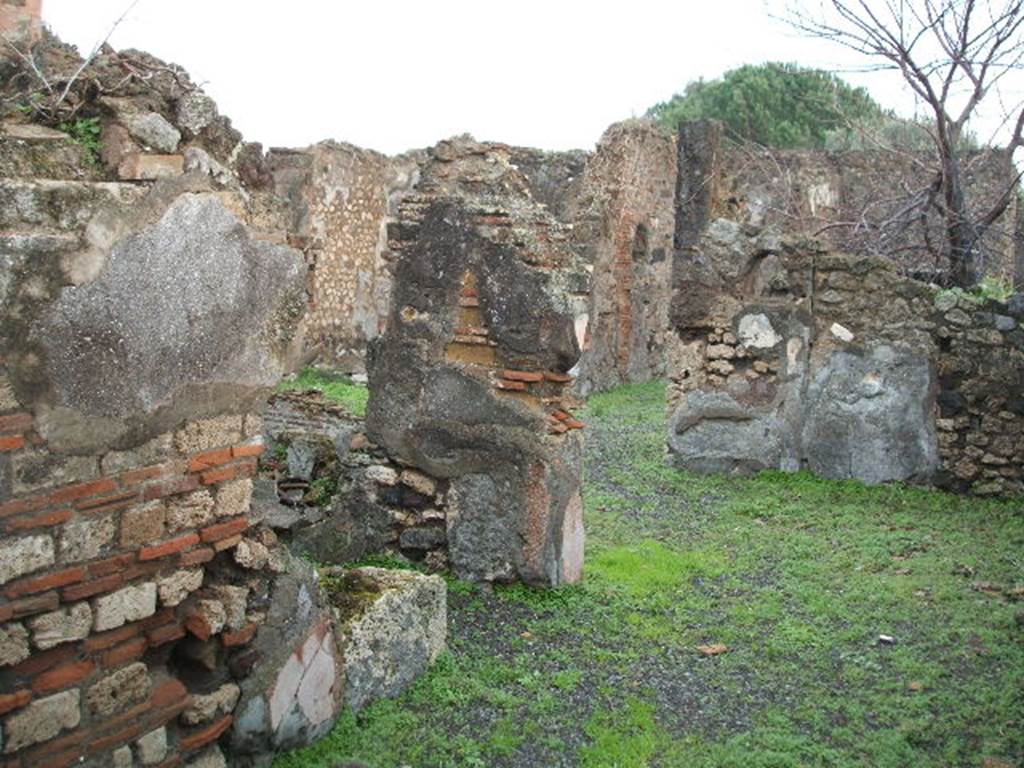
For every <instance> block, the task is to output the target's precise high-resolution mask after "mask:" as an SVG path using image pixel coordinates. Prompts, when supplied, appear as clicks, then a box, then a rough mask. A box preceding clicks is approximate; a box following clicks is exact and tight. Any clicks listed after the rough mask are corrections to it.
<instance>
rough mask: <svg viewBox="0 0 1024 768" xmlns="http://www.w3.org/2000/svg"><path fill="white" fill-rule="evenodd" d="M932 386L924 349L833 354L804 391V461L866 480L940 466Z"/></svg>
mask: <svg viewBox="0 0 1024 768" xmlns="http://www.w3.org/2000/svg"><path fill="white" fill-rule="evenodd" d="M934 390H935V383H934V382H933V380H932V373H931V365H930V363H929V361H928V358H927V357H925V356H923V355H918V354H915V353H913V352H911V351H908V350H904V349H899V348H897V347H894V346H890V345H887V344H882V345H879V346H876V347H874V348H873V349H871V350H870V351H867V352H865V353H863V354H854V353H850V352H835V353H833V354H832V355H831V356H830V357H829V358H828V359H827V360H826V361H825V363H824V365H822V367H821V368H820V369H819V370H818V371H817V372H816V373H815V375H814V378H813V379H812V380H811V382H810V386H809V387H808V389H807V396H806V403H805V412H804V423H803V430H802V444H803V452H804V455H805V457H806V461H807V465H808V467H809V468H810V469H811V470H812V471H814V472H816V473H818V474H820V475H824V476H825V477H834V478H859V479H861V480H863V481H864V482H867V483H884V482H886V481H889V480H909V479H915V478H927V477H929V476H930V475H931V474H932V473H933V472H934V471H935V469H936V468H937V467H938V448H937V442H936V437H935V426H934V422H933V419H932V407H933V404H934Z"/></svg>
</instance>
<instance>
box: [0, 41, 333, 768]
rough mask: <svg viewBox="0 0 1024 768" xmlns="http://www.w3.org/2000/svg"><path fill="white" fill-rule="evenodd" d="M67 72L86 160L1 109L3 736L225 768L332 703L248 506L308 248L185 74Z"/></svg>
mask: <svg viewBox="0 0 1024 768" xmlns="http://www.w3.org/2000/svg"><path fill="white" fill-rule="evenodd" d="M40 46H41V47H40V48H39V49H38V51H37V53H38V59H37V60H38V61H40V62H41V63H42V64H41V65H42V66H44V67H47V66H53V67H57V68H59V70H60V71H66V67H67V66H68V65H69V64H70V65H75V66H77V64H76V62H77V61H78V60H77V59H75V55H74V53H73V52H72V51H70V50H69V49H67V48H66V47H64V46H62V45H61V44H60V43H59V42H58V41H55V40H53V39H52V38H46V39H44V40H43V41H42V42H41V43H40ZM129 62H130V64H131V67H132V68H133V69H134V70H135V71H136V72H137V73H138V75H139V77H138V78H128V79H126V78H125V66H126V65H127V64H128V63H129ZM5 65H9V62H8V63H5ZM147 75H148V76H147ZM19 82H22V83H30V82H31V79H30V78H20V79H19ZM81 82H82V84H85V85H84V86H83V90H76V89H74V88H73V89H72V90H71V91H70V94H71V95H70V97H69V98H70V100H71V102H70V103H72V104H79V109H80V113H79V114H80V116H81V117H82V118H89V119H95V120H97V121H99V126H100V128H101V136H102V147H101V149H100V151H99V152H98V153H97V154H96V155H93V154H92V150H91V149H90V148H89V147H87V146H83V145H81V144H76V143H73V142H71V141H70V139H69V137H68V136H67V135H66V134H64V133H62V132H60V131H55V130H52V129H51V128H47V127H45V126H42V125H39V124H38V123H31V122H27V121H26V120H25V117H24V115H22V114H21V113H20V112H16V113H13V114H11V113H5V114H4V115H2V117H3V122H2V125H0V232H2V234H0V265H2V269H0V328H2V330H3V333H2V335H0V532H2V538H0V691H2V694H0V751H2V754H3V763H4V765H5V766H12V767H13V766H19V767H20V766H25V767H26V768H27V766H44V765H45V766H65V765H72V764H74V765H85V766H96V767H98V766H131V765H179V764H183V763H185V762H187V764H188V765H192V764H193V762H194V761H200V760H205V761H208V762H206V763H204V764H210V765H217V764H220V765H223V764H224V763H223V759H224V758H223V756H222V755H221V753H220V751H219V748H218V746H217V743H218V742H222V741H224V740H226V739H228V738H229V737H230V738H232V739H233V740H234V741H236V742H240V743H239V745H238V748H237V750H236V758H235V764H239V765H243V764H245V759H246V758H244V757H243V755H244V754H245V747H246V742H247V741H248V742H255V743H256V744H257V748H258V749H259V751H261V752H263V753H264V754H269V752H270V750H271V749H273V748H274V747H276V746H282V745H284V746H287V745H288V744H293V745H294V744H297V743H302V740H303V739H305V738H306V737H307V735H315V734H316V733H322V732H324V730H326V728H329V727H330V725H331V724H332V722H333V717H334V715H335V714H336V713H337V711H338V708H339V707H338V702H339V701H340V700H341V696H342V692H341V689H340V688H341V687H340V686H339V685H337V684H336V680H335V675H333V674H327V672H328V671H330V670H333V669H334V668H335V665H334V662H333V659H334V658H335V654H336V653H340V652H339V651H336V650H335V645H334V634H333V629H332V627H331V624H330V622H329V621H328V618H329V616H330V608H329V607H327V606H325V605H324V603H323V601H322V597H321V595H320V593H319V588H318V586H317V583H316V577H315V575H314V574H313V573H312V569H310V568H308V566H304V565H303V564H301V563H298V562H296V561H294V560H293V559H291V558H290V557H289V556H288V554H287V552H286V551H285V550H283V549H281V548H279V547H278V546H277V540H276V536H275V535H274V534H273V532H272V531H271V530H270V529H269V528H266V527H263V526H260V525H259V524H258V521H256V520H254V519H253V517H252V516H251V514H250V497H251V492H252V477H253V475H254V474H255V471H256V466H257V464H256V462H257V457H258V456H259V454H260V453H261V452H262V449H263V441H262V438H261V424H260V418H259V412H260V411H261V410H262V405H263V402H264V400H265V398H266V395H267V392H268V389H269V388H270V387H271V386H272V385H273V384H274V383H276V381H278V380H279V379H280V377H281V376H282V375H283V374H284V373H285V372H286V371H287V370H289V368H290V367H291V365H292V364H293V362H294V360H296V359H297V356H298V351H299V349H300V346H301V345H300V341H301V336H302V319H301V318H302V315H303V312H304V309H305V304H306V296H305V268H304V265H303V263H302V255H301V254H300V253H299V252H297V251H295V250H292V249H291V248H289V247H287V246H286V245H285V244H284V241H285V239H286V225H285V220H284V217H283V216H282V210H281V208H280V206H279V205H278V204H277V202H276V200H275V199H274V198H273V197H272V196H270V195H268V194H266V193H263V192H261V191H260V190H259V189H257V188H256V187H254V186H249V187H248V188H247V182H246V181H245V180H246V179H248V180H249V182H253V181H258V180H259V175H260V171H259V168H260V162H259V160H260V156H259V155H258V153H255V154H254V153H253V152H251V145H245V144H243V143H241V142H240V137H238V136H237V133H235V132H233V131H232V129H231V128H230V124H229V123H228V122H227V121H226V120H225V119H224V118H222V117H220V116H219V115H218V113H217V111H216V107H215V105H213V103H212V101H210V100H209V99H208V98H207V97H206V96H204V95H203V94H202V93H201V92H200V91H199V90H198V89H197V88H195V87H194V86H193V85H192V84H191V83H190V82H189V81H188V78H187V76H185V75H184V73H182V72H180V71H179V70H176V69H174V68H172V67H169V66H168V65H166V64H164V63H163V62H158V61H157V60H155V59H153V58H152V57H148V56H146V55H145V54H139V53H122V54H115V53H112V52H107V53H104V54H103V55H101V56H100V57H99V58H98V59H97V61H96V62H95V63H94V64H93V65H92V66H91V67H90V68H89V69H87V70H86V72H85V73H84V75H83V78H82V81H81ZM96 82H99V83H101V84H102V85H103V86H104V87H105V89H106V90H105V94H106V95H104V96H103V97H102V98H96V97H95V92H94V91H93V90H92V88H91V86H90V84H93V83H96ZM118 83H119V84H120V85H119V86H116V87H115V84H118ZM15 103H16V102H15ZM289 589H291V594H290V595H289V597H290V600H288V601H286V602H284V603H283V604H282V600H281V599H280V598H281V595H282V593H284V592H287V591H288V590H289ZM303 591H304V594H305V597H304V598H303V599H301V600H297V599H296V596H297V593H300V592H303ZM282 624H283V625H286V626H287V627H289V631H288V632H283V631H281V630H280V628H279V625H282ZM289 633H290V634H289ZM311 637H312V638H314V639H315V640H316V641H317V642H318V643H321V644H323V645H324V652H323V653H321V654H311V653H309V652H308V649H307V652H306V654H305V656H303V652H302V651H303V649H304V648H306V645H307V644H308V642H310V640H309V638H311ZM293 652H297V653H298V655H297V656H295V655H294V653H293ZM275 653H276V654H278V655H279V656H280V658H275V656H274V654H275ZM289 659H290V660H291V661H290V662H289ZM289 663H290V666H289ZM296 669H297V670H298V673H296V671H295V670H296ZM308 669H314V670H316V673H317V683H316V684H315V685H307V686H306V687H305V688H304V690H303V691H301V692H300V691H298V689H297V686H296V687H291V688H289V687H288V685H287V683H288V681H290V680H291V679H292V678H293V677H294V676H295V674H299V676H300V679H301V675H302V674H303V673H304V672H305V671H306V670H308ZM272 692H273V693H272ZM261 707H262V709H261ZM236 708H238V710H239V713H240V714H241V715H242V716H241V717H239V718H238V719H237V721H236V718H235V710H236ZM261 713H263V714H261ZM240 734H241V736H240ZM282 734H283V735H282Z"/></svg>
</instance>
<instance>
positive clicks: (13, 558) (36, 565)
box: [0, 536, 54, 584]
mask: <svg viewBox="0 0 1024 768" xmlns="http://www.w3.org/2000/svg"><path fill="white" fill-rule="evenodd" d="M53 564H54V551H53V539H52V538H51V537H50V536H26V537H24V538H21V539H15V540H14V541H10V542H5V543H3V544H0V584H6V583H7V582H8V581H10V580H11V579H14V578H17V577H18V576H23V575H24V574H26V573H32V572H33V571H38V570H39V569H40V568H46V567H47V566H49V565H53Z"/></svg>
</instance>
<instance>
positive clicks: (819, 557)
mask: <svg viewBox="0 0 1024 768" xmlns="http://www.w3.org/2000/svg"><path fill="white" fill-rule="evenodd" d="M664 396H665V392H664V386H663V385H662V384H660V383H652V384H645V385H641V386H630V387H623V388H620V389H618V390H615V391H613V392H609V393H605V394H601V395H598V396H596V397H594V398H592V400H591V402H590V405H589V408H588V413H587V415H586V420H587V422H588V429H587V440H588V448H587V451H588V453H587V461H586V470H585V471H586V480H585V491H584V496H585V503H586V525H587V536H588V539H587V561H586V566H585V579H584V582H583V584H580V585H576V586H571V587H564V588H559V589H553V590H540V589H533V588H529V587H525V586H522V585H508V586H497V587H495V588H494V590H493V591H490V590H485V589H481V588H480V587H478V586H475V585H472V584H467V583H465V582H460V581H458V580H457V579H453V578H449V580H448V584H449V617H450V634H449V651H448V652H447V653H445V654H444V655H443V656H442V659H441V660H440V661H439V663H438V664H437V665H436V666H435V667H434V668H433V669H432V670H430V671H429V672H428V673H427V674H426V675H425V676H424V677H423V678H422V679H421V680H419V681H418V682H417V683H416V684H415V685H414V686H413V687H412V688H411V689H410V690H409V691H407V692H406V693H405V694H403V695H402V696H401V697H400V698H399V699H397V700H395V701H387V702H379V703H377V704H374V705H373V706H371V707H369V708H368V709H367V710H365V711H363V712H361V713H360V714H359V715H358V716H357V717H356V716H352V715H346V716H345V717H343V718H342V720H341V721H340V722H339V724H338V726H337V727H336V728H335V729H334V731H332V733H331V734H330V736H329V737H328V739H327V740H326V741H324V742H322V743H321V744H318V745H316V746H314V747H312V748H310V749H308V750H303V751H300V752H296V753H292V754H290V755H287V756H285V757H282V758H279V760H278V762H277V763H276V765H277V766H278V768H281V767H282V766H283V768H313V767H314V766H324V768H333V767H334V766H335V765H338V764H344V763H345V761H347V760H358V761H360V762H362V763H364V764H365V765H367V766H370V768H398V767H399V766H411V768H421V767H427V766H429V767H430V768H435V767H436V766H451V767H453V768H454V767H456V766H458V767H460V768H461V767H463V766H466V767H469V768H475V767H477V766H487V767H488V768H533V767H534V766H552V767H553V768H554V767H555V766H559V767H568V766H585V767H586V768H612V767H613V766H614V767H620V768H646V767H648V766H649V767H650V768H805V767H810V768H861V767H862V766H878V767H879V768H898V767H899V768H902V767H903V766H914V768H918V766H920V767H922V768H945V767H947V766H977V767H980V766H982V765H983V763H984V761H985V759H986V758H994V759H998V760H1001V761H1002V762H1003V763H1004V764H1007V765H1020V764H1024V630H1022V629H1021V628H1019V627H1018V624H1017V618H1016V617H1017V614H1018V613H1019V612H1021V611H1022V610H1024V605H1022V604H1021V603H1019V602H1018V603H1014V602H1011V601H1010V600H1008V599H1006V598H1004V597H1001V596H999V595H997V594H992V593H988V592H985V591H980V590H979V589H977V588H975V586H976V582H991V583H994V584H1000V585H1006V586H1013V585H1024V555H1022V554H1021V553H1022V552H1024V507H1022V503H1021V501H1020V500H1002V501H999V500H982V499H975V498H966V497H958V496H952V495H948V494H944V493H938V492H934V491H929V490H922V489H918V488H911V487H907V486H901V485H886V486H877V487H869V486H866V485H864V484H862V483H858V482H852V481H846V482H835V481H828V480H822V479H821V478H817V477H814V476H812V475H810V474H807V473H796V474H785V473H780V472H766V473H764V474H762V475H760V476H758V477H752V478H720V477H702V476H697V475H690V474H687V473H684V472H679V471H677V470H674V469H670V468H668V467H667V466H666V465H665V456H664V429H665V426H664V413H665V411H664ZM880 635H889V636H892V637H894V638H896V643H895V645H886V644H881V643H879V636H880ZM705 644H723V645H725V646H727V649H728V650H727V652H726V653H724V654H721V655H719V656H715V657H713V658H707V657H704V656H703V655H701V653H700V652H699V651H698V649H697V646H698V645H705Z"/></svg>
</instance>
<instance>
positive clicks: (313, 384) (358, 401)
mask: <svg viewBox="0 0 1024 768" xmlns="http://www.w3.org/2000/svg"><path fill="white" fill-rule="evenodd" d="M306 389H315V390H317V391H319V392H322V393H323V395H324V397H325V398H327V399H328V400H330V401H332V402H335V403H338V404H340V405H343V406H344V407H345V409H346V410H347V411H348V412H349V413H351V414H353V415H355V416H360V417H362V416H366V403H367V401H368V400H369V399H370V390H369V389H367V388H366V386H364V385H362V384H355V383H353V382H352V379H351V378H349V377H348V376H347V375H345V374H340V373H332V372H330V371H324V370H321V369H319V368H304V369H303V370H302V372H301V373H300V374H299V375H298V376H296V377H295V378H294V379H285V380H283V381H281V382H280V383H279V384H278V385H277V389H276V391H278V392H287V391H291V390H306Z"/></svg>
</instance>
